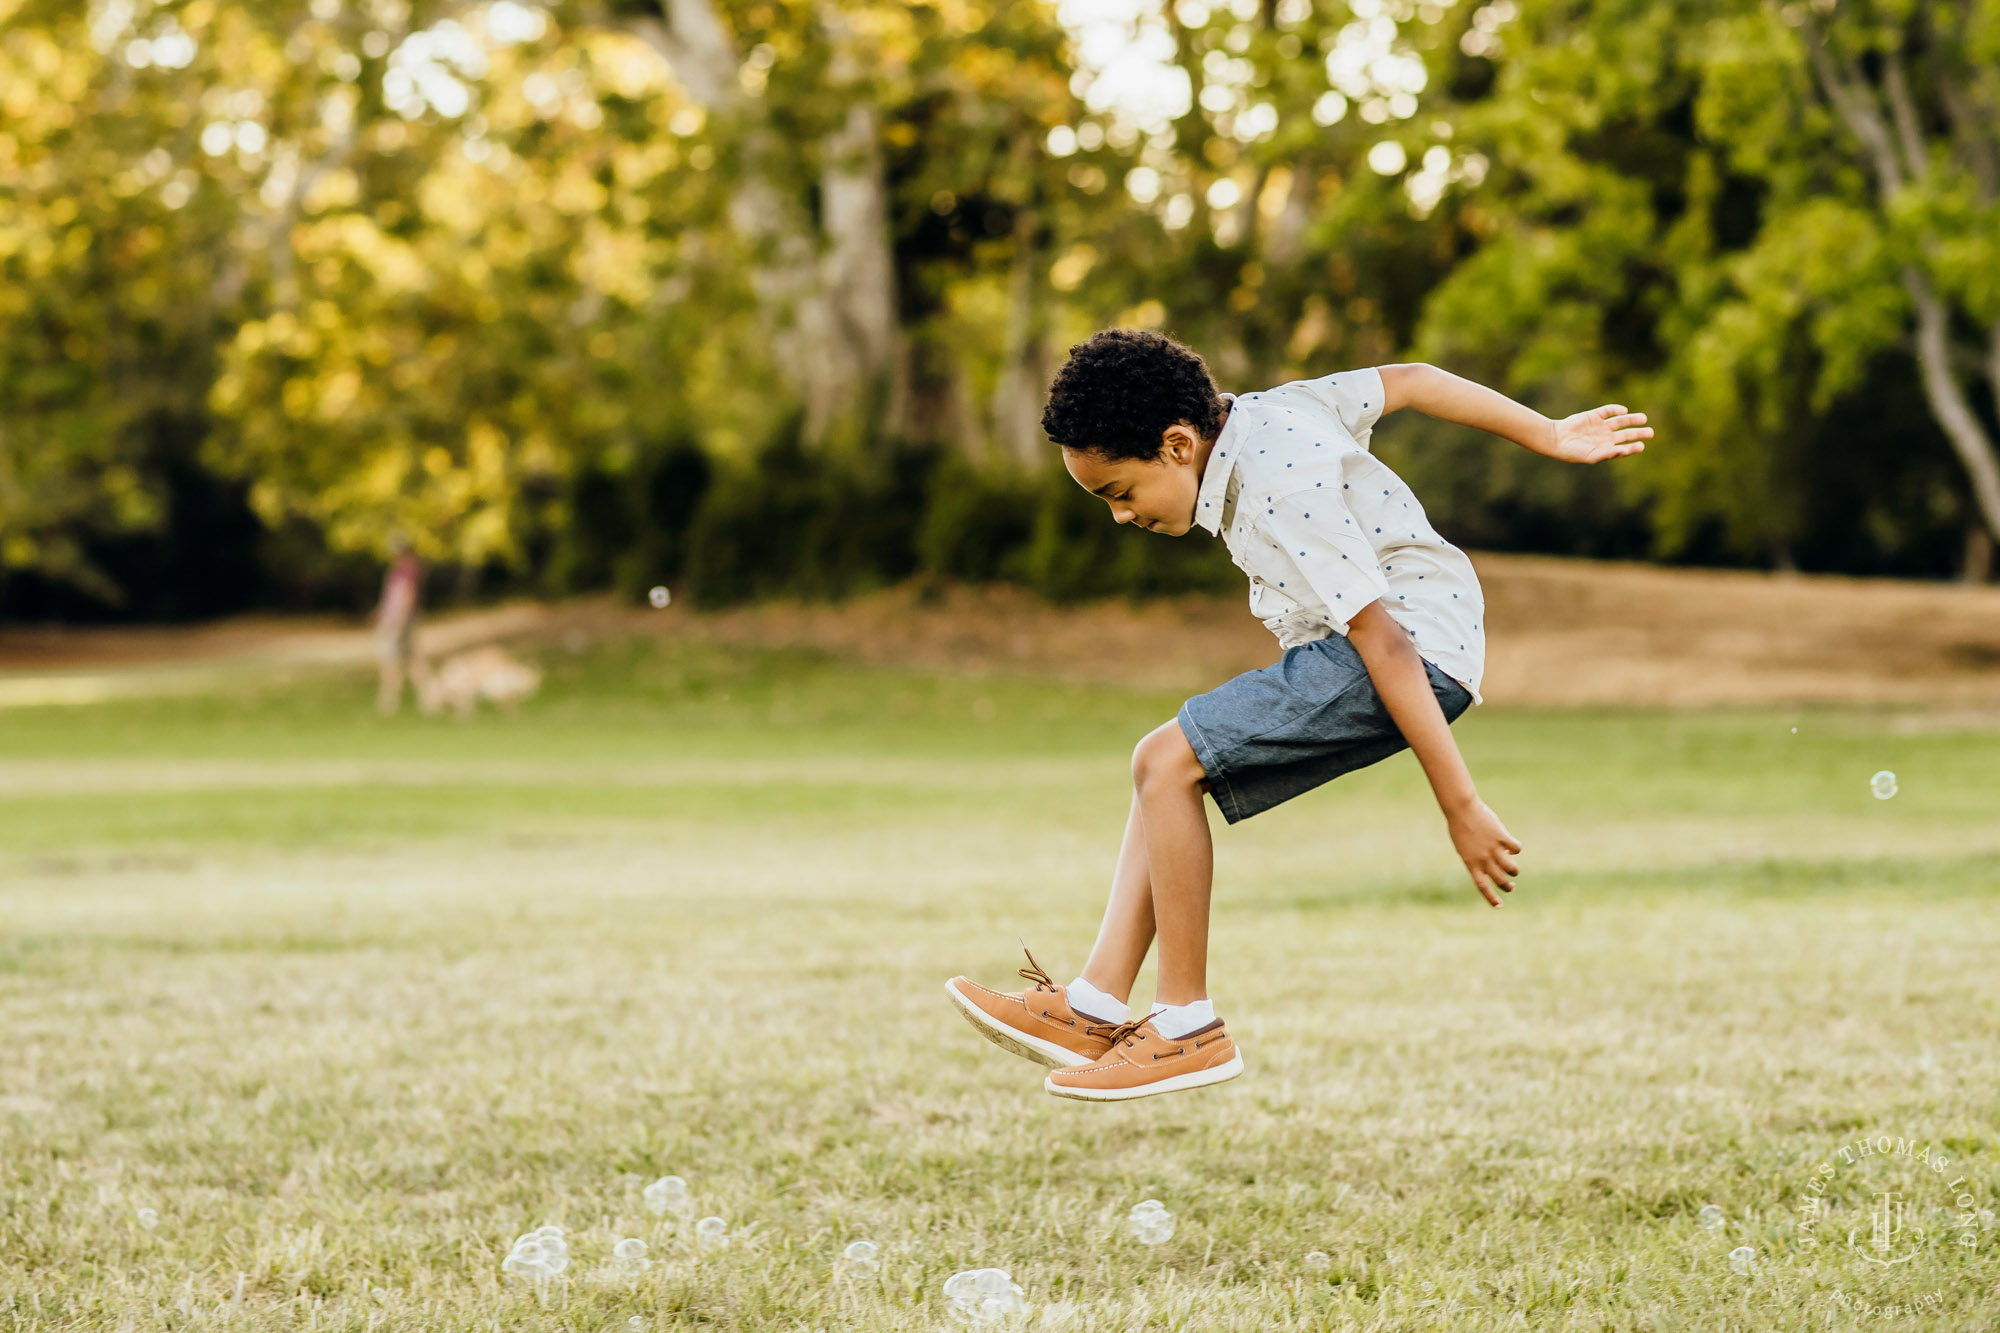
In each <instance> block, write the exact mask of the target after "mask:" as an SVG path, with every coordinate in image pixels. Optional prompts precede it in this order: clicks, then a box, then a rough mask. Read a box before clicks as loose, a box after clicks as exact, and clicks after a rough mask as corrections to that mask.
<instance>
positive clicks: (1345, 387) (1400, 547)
mask: <svg viewBox="0 0 2000 1333" xmlns="http://www.w3.org/2000/svg"><path fill="white" fill-rule="evenodd" d="M1223 397H1224V398H1225V399H1226V400H1228V401H1229V403H1230V411H1229V420H1228V421H1227V422H1225V423H1224V424H1223V427H1222V434H1221V435H1220V436H1219V437H1218V438H1217V439H1216V442H1215V448H1214V449H1213V450H1212V451H1211V452H1210V454H1209V457H1208V466H1207V468H1206V470H1204V471H1203V473H1202V477H1201V493H1200V494H1199V495H1198V496H1196V498H1195V510H1194V513H1195V522H1196V523H1198V524H1199V525H1200V526H1202V527H1204V528H1206V529H1207V530H1208V531H1210V532H1212V533H1216V534H1218V535H1219V536H1221V538H1222V540H1223V542H1224V544H1226V545H1227V546H1228V547H1229V557H1230V559H1232V560H1234V561H1235V562H1236V566H1237V568H1239V569H1241V570H1242V571H1243V572H1244V573H1245V574H1247V575H1249V576H1250V611H1251V613H1252V614H1253V615H1255V616H1256V617H1257V618H1258V619H1260V620H1262V621H1263V622H1264V625H1265V627H1266V628H1267V629H1269V630H1270V631H1271V633H1273V634H1275V635H1277V637H1278V644H1279V646H1280V647H1284V648H1292V647H1296V646H1297V645H1299V644H1302V643H1311V642H1313V641H1314V640H1315V639H1323V638H1325V637H1327V636H1328V635H1329V634H1346V633H1347V627H1348V624H1349V622H1350V621H1352V620H1353V618H1354V615H1355V613H1356V612H1358V611H1360V610H1361V608H1362V607H1364V606H1367V605H1368V604H1369V603H1370V602H1375V601H1379V602H1381V603H1382V605H1383V609H1385V610H1386V611H1388V613H1389V615H1390V617H1391V618H1392V619H1394V620H1395V622H1396V623H1397V624H1398V625H1401V626H1402V627H1403V632H1404V633H1406V634H1408V635H1409V636H1410V640H1411V642H1413V643H1414V644H1415V645H1416V647H1417V652H1418V654H1419V655H1421V656H1422V657H1423V658H1424V660H1425V661H1427V662H1430V663H1431V664H1433V665H1434V666H1436V667H1437V668H1438V669H1439V670H1441V671H1443V672H1444V673H1445V674H1446V675H1447V676H1450V677H1451V678H1452V679H1453V680H1455V681H1457V682H1458V683H1459V684H1461V685H1463V686H1465V688H1466V689H1467V690H1469V691H1471V693H1472V697H1473V700H1474V702H1477V701H1478V699H1479V678H1480V676H1481V675H1483V674H1484V672H1485V667H1486V635H1485V629H1484V625H1485V621H1486V602H1485V599H1484V598H1483V597H1482V596H1481V595H1480V591H1479V579H1478V576H1477V575H1475V574H1474V573H1473V572H1472V562H1471V561H1470V560H1468V559H1466V558H1465V552H1463V551H1461V550H1459V549H1458V548H1457V547H1456V546H1453V545H1452V544H1451V543H1450V542H1448V541H1446V540H1445V539H1444V538H1442V537H1440V536H1439V535H1438V534H1437V530H1436V529H1434V528H1432V527H1431V525H1430V521H1429V520H1428V519H1427V518H1425V517H1424V508H1423V506H1422V505H1420V504H1418V503H1417V497H1416V496H1415V495H1413V494H1411V492H1410V488H1409V487H1408V486H1405V485H1404V484H1403V481H1402V479H1401V478H1400V477H1398V476H1397V475H1396V474H1395V473H1393V472H1391V471H1390V470H1389V469H1388V468H1387V467H1386V466H1384V465H1383V464H1382V463H1381V461H1380V460H1378V459H1377V458H1376V457H1375V456H1374V455H1372V454H1370V453H1369V452H1368V437H1369V435H1370V433H1371V432H1372V431H1373V430H1374V427H1375V422H1376V420H1377V419H1378V418H1379V417H1380V416H1381V415H1382V376H1381V374H1380V373H1379V372H1377V371H1374V370H1351V371H1346V372H1343V373H1341V374H1339V375H1328V376H1327V377H1326V378H1324V379H1317V380H1294V381H1293V382H1292V383H1290V384H1281V385H1279V386H1278V387H1277V388H1275V389H1266V390H1263V391H1262V392H1259V393H1251V394H1243V395H1241V396H1238V395H1234V394H1224V395H1223Z"/></svg>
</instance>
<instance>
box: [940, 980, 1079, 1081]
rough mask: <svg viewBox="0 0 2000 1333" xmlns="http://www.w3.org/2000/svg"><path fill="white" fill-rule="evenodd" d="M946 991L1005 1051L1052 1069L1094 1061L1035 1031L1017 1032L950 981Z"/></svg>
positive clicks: (1072, 1066) (970, 1019) (966, 1014)
mask: <svg viewBox="0 0 2000 1333" xmlns="http://www.w3.org/2000/svg"><path fill="white" fill-rule="evenodd" d="M944 993H945V994H946V995H949V996H951V1002H952V1003H953V1004H955V1005H957V1006H958V1012H960V1013H961V1014H964V1015H965V1021H966V1022H968V1023H970V1024H972V1026H973V1027H975V1028H977V1029H978V1030H979V1035H980V1036H982V1037H984V1038H986V1040H988V1041H990V1042H992V1043H993V1044H994V1045H995V1046H998V1047H999V1048H1000V1049H1001V1050H1003V1051H1012V1052H1013V1053H1014V1054H1016V1055H1018V1056H1022V1057H1024V1058H1026V1059H1029V1060H1033V1061H1034V1062H1035V1063H1036V1064H1038V1065H1046V1066H1047V1067H1048V1068H1050V1069H1075V1068H1078V1067H1079V1066H1082V1065H1087V1064H1091V1063H1094V1062H1093V1061H1092V1060H1091V1058H1090V1057H1089V1056H1087V1055H1078V1054H1077V1053H1076V1052H1075V1051H1071V1050H1066V1049H1064V1048H1063V1047H1061V1046H1058V1045H1056V1044H1055V1043H1054V1042H1052V1041H1044V1040H1042V1039H1041V1038H1040V1037H1037V1036H1035V1035H1034V1034H1032V1033H1028V1032H1016V1031H1015V1030H1014V1029H1013V1028H1010V1027H1008V1026H1007V1025H1006V1024H1005V1023H1002V1022H1001V1021H1000V1020H999V1019H997V1018H995V1017H993V1015H991V1014H989V1013H987V1012H986V1011H985V1010H984V1009H981V1008H980V1007H979V1006H978V1005H976V1004H974V1003H973V1002H972V1001H971V999H970V998H968V997H967V996H966V995H964V994H963V993H962V992H961V991H960V990H959V989H958V987H956V986H954V985H952V984H951V982H949V981H947V982H945V983H944Z"/></svg>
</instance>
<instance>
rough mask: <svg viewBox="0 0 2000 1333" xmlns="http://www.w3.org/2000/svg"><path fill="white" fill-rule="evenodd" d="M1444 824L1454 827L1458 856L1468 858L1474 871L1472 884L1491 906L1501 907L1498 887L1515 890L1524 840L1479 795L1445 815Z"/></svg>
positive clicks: (1452, 835) (1501, 890)
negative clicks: (1519, 838) (1513, 832)
mask: <svg viewBox="0 0 2000 1333" xmlns="http://www.w3.org/2000/svg"><path fill="white" fill-rule="evenodd" d="M1445 824H1446V827H1448V828H1449V829H1450V830H1451V845H1452V846H1454V847H1456V848H1458V859H1459V860H1461V861H1463V862H1465V868H1466V870H1468V871H1469V872H1471V874H1472V883H1473V887H1475V888H1477V889H1478V890H1479V893H1480V896H1481V897H1483V898H1485V899H1486V903H1487V905H1488V906H1489V907H1498V906H1499V905H1500V899H1499V898H1498V897H1496V896H1495V890H1498V891H1499V892H1500V893H1512V892H1513V891H1514V877H1515V876H1516V875H1518V874H1520V873H1521V868H1520V867H1519V866H1517V865H1515V864H1514V856H1515V854H1517V853H1518V852H1519V851H1520V850H1521V844H1520V843H1519V842H1518V841H1516V840H1515V838H1514V835H1513V834H1511V833H1509V832H1508V831H1507V828H1506V826H1505V825H1504V824H1502V823H1501V822H1500V816H1498V815H1496V814H1494V813H1493V811H1492V810H1490V809H1488V808H1487V805H1486V802H1484V801H1482V800H1479V799H1477V798H1474V800H1473V801H1472V803H1471V804H1470V805H1467V806H1464V807H1462V808H1460V809H1458V810H1456V811H1454V812H1452V813H1450V814H1448V815H1446V816H1445Z"/></svg>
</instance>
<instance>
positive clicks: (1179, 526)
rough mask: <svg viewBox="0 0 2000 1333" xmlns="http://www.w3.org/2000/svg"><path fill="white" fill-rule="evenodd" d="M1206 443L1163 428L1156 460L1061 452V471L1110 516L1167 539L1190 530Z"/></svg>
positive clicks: (1182, 429) (1178, 430)
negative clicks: (1099, 501) (1104, 506)
mask: <svg viewBox="0 0 2000 1333" xmlns="http://www.w3.org/2000/svg"><path fill="white" fill-rule="evenodd" d="M1213 445H1214V441H1212V440H1203V439H1202V438H1201V437H1199V436H1198V435H1196V434H1195V433H1194V431H1193V430H1192V429H1191V428H1189V427H1187V426H1169V427H1168V428H1167V432H1166V435H1165V437H1164V440H1163V442H1162V444H1161V446H1160V453H1159V457H1157V458H1106V457H1105V456H1104V455H1103V454H1099V453H1094V452H1092V451H1091V450H1088V449H1070V448H1064V450H1063V451H1062V452H1063V466H1064V467H1066V468H1068V469H1069V475H1070V476H1072V477H1074V478H1075V479H1076V484H1077V485H1079V486H1081V487H1083V489H1085V490H1086V491H1089V492H1090V493H1091V494H1092V495H1095V496H1097V497H1098V498H1100V499H1102V500H1103V501H1104V503H1106V504H1108V505H1110V506H1111V516H1112V517H1113V518H1115V519H1117V520H1118V521H1119V522H1120V523H1131V524H1135V525H1137V526H1139V527H1142V528H1144V529H1146V531H1148V532H1158V533H1162V534H1164V535H1166V536H1168V537H1182V536H1186V535H1187V531H1188V529H1190V528H1192V527H1193V526H1194V505H1195V497H1196V495H1197V494H1199V493H1200V491H1201V474H1202V469H1203V467H1204V466H1205V465H1206V464H1207V462H1208V451H1209V449H1210V448H1212V447H1213Z"/></svg>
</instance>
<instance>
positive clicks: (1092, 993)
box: [1066, 977, 1130, 1023]
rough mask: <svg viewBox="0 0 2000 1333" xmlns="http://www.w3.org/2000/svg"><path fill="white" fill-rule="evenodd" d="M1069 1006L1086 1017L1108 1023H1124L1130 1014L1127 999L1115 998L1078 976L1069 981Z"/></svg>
mask: <svg viewBox="0 0 2000 1333" xmlns="http://www.w3.org/2000/svg"><path fill="white" fill-rule="evenodd" d="M1066 989H1067V990H1068V991H1069V1007H1070V1008H1072V1009H1074V1010H1076V1011H1077V1012H1078V1013H1079V1014H1082V1015H1083V1016H1084V1017H1085V1018H1096V1019H1101V1020H1102V1021H1104V1022H1106V1023H1123V1022H1124V1021H1125V1020H1126V1018H1127V1017H1129V1015H1130V1011H1129V1010H1127V1009H1126V1008H1125V1001H1123V1000H1114V999H1112V998H1111V997H1110V996H1109V995H1106V994H1105V993H1104V992H1103V991H1101V990H1099V989H1097V987H1095V986H1093V985H1091V984H1090V983H1089V982H1088V981H1085V980H1084V979H1083V978H1082V977H1078V978H1077V979H1076V980H1075V981H1072V982H1070V983H1069V985H1068V987H1067V988H1066Z"/></svg>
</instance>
